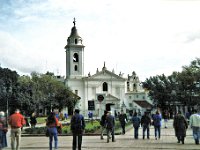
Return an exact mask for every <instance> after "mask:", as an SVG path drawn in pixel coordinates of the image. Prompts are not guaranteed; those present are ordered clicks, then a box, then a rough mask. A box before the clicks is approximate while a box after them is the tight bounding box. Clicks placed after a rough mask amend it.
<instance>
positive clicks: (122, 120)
mask: <svg viewBox="0 0 200 150" xmlns="http://www.w3.org/2000/svg"><path fill="white" fill-rule="evenodd" d="M119 121H120V124H121V128H122V134H125V133H126V131H125V126H126V122H127V121H128V119H127V116H126V114H125V113H124V112H123V110H122V111H121V114H120V115H119Z"/></svg>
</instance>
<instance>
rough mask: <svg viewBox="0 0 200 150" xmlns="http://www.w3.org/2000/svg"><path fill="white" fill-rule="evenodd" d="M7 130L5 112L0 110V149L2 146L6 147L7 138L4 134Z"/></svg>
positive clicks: (0, 149)
mask: <svg viewBox="0 0 200 150" xmlns="http://www.w3.org/2000/svg"><path fill="white" fill-rule="evenodd" d="M7 131H8V127H7V123H6V119H5V113H4V112H3V111H1V112H0V150H2V149H3V148H4V147H7V138H6V134H7Z"/></svg>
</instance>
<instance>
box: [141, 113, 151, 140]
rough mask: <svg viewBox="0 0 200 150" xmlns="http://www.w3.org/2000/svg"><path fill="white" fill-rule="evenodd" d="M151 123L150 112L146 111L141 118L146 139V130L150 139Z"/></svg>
mask: <svg viewBox="0 0 200 150" xmlns="http://www.w3.org/2000/svg"><path fill="white" fill-rule="evenodd" d="M150 125H151V118H150V116H149V114H148V112H145V113H144V115H143V116H142V118H141V126H142V128H143V139H145V132H146V131H147V139H149V136H150V133H149V127H150Z"/></svg>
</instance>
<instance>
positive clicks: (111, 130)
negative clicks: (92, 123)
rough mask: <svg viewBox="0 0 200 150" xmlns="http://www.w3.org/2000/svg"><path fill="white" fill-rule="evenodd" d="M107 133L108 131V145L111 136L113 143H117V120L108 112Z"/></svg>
mask: <svg viewBox="0 0 200 150" xmlns="http://www.w3.org/2000/svg"><path fill="white" fill-rule="evenodd" d="M106 131H107V143H109V139H110V134H111V135H112V142H115V118H114V116H113V115H111V112H109V111H108V112H107V115H106Z"/></svg>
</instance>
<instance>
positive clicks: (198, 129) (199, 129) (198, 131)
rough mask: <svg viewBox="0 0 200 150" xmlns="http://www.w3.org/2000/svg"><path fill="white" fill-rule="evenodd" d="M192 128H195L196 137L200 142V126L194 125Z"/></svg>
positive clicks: (194, 134)
mask: <svg viewBox="0 0 200 150" xmlns="http://www.w3.org/2000/svg"><path fill="white" fill-rule="evenodd" d="M192 130H193V137H194V139H195V140H196V141H198V142H199V139H200V127H192Z"/></svg>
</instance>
